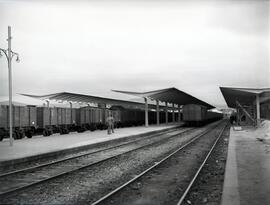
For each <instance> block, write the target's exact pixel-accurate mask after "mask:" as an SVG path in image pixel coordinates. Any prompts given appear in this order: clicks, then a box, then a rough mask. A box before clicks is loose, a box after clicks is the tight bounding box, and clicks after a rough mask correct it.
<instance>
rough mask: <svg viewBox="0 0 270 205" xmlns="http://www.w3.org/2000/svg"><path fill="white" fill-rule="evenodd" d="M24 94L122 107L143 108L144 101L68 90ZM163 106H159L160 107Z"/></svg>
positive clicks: (151, 107)
mask: <svg viewBox="0 0 270 205" xmlns="http://www.w3.org/2000/svg"><path fill="white" fill-rule="evenodd" d="M21 95H24V96H28V97H32V98H36V99H40V100H55V101H58V102H59V101H60V102H72V103H86V104H87V103H98V104H109V105H111V106H122V107H124V108H130V109H144V103H139V102H133V101H126V100H118V99H112V98H104V97H97V96H92V95H84V94H77V93H69V92H60V93H52V94H48V95H29V94H21ZM162 107H163V106H161V108H162ZM149 108H150V109H155V108H156V107H155V105H151V104H149Z"/></svg>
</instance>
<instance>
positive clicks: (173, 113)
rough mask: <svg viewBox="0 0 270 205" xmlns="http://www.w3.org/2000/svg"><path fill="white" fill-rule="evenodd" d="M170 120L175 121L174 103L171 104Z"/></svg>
mask: <svg viewBox="0 0 270 205" xmlns="http://www.w3.org/2000/svg"><path fill="white" fill-rule="evenodd" d="M172 121H173V122H175V112H174V103H173V104H172Z"/></svg>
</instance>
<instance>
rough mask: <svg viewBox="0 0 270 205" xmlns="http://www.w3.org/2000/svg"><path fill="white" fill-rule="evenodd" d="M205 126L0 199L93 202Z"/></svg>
mask: <svg viewBox="0 0 270 205" xmlns="http://www.w3.org/2000/svg"><path fill="white" fill-rule="evenodd" d="M205 129H206V127H204V128H200V129H197V130H195V131H194V132H193V134H187V135H184V136H179V137H176V138H173V139H170V140H168V141H167V142H166V143H164V144H160V145H155V146H151V147H147V148H144V149H142V150H140V151H136V152H132V153H128V154H124V155H122V156H120V157H117V158H115V159H113V160H110V161H106V162H104V163H100V164H97V165H96V166H94V167H91V168H85V169H82V170H80V171H79V172H76V173H72V174H70V175H66V176H64V177H61V178H58V179H54V180H50V181H48V182H47V183H43V184H41V185H36V186H34V187H31V188H29V189H26V190H24V191H21V192H18V193H16V194H11V195H9V196H7V197H5V198H3V199H1V203H3V204H86V203H89V202H93V201H95V200H96V199H98V198H99V197H101V196H102V195H104V194H105V193H107V192H108V191H110V190H112V189H114V188H116V187H117V186H119V185H120V184H122V183H123V181H127V180H129V179H130V178H132V177H133V176H134V175H136V174H138V173H140V172H141V171H142V170H144V169H145V168H146V167H148V166H151V165H152V164H153V163H155V161H158V160H159V159H161V158H162V157H163V156H164V155H166V154H168V153H169V152H172V151H173V150H175V149H177V148H178V147H179V146H180V145H181V144H183V143H184V142H185V141H187V140H189V139H190V138H192V136H194V135H195V134H198V133H200V132H202V131H203V130H205Z"/></svg>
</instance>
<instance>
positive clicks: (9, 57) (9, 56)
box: [0, 26, 20, 146]
mask: <svg viewBox="0 0 270 205" xmlns="http://www.w3.org/2000/svg"><path fill="white" fill-rule="evenodd" d="M11 39H12V37H11V27H10V26H8V39H7V41H8V49H2V48H0V57H1V56H2V53H1V52H3V53H4V54H5V56H6V58H7V62H8V91H9V144H10V146H13V140H14V139H13V136H12V133H13V131H12V130H13V125H12V124H13V117H12V70H11V69H12V66H11V62H12V58H13V57H14V56H16V57H17V58H16V61H17V62H19V61H20V60H19V54H18V53H15V52H13V51H12V50H11Z"/></svg>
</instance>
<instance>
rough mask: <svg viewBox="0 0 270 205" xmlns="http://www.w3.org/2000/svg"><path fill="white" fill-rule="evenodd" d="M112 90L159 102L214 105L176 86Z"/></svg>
mask: <svg viewBox="0 0 270 205" xmlns="http://www.w3.org/2000/svg"><path fill="white" fill-rule="evenodd" d="M112 91H114V92H119V93H123V94H128V95H134V96H137V97H142V98H149V99H151V100H157V101H160V102H168V103H172V104H177V105H186V104H199V105H203V106H206V107H207V108H208V109H212V108H215V107H214V106H212V105H210V104H208V103H206V102H204V101H202V100H199V99H198V98H195V97H193V96H192V95H189V94H187V93H185V92H183V91H181V90H178V89H176V88H166V89H162V90H154V91H150V92H131V91H121V90H112Z"/></svg>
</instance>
